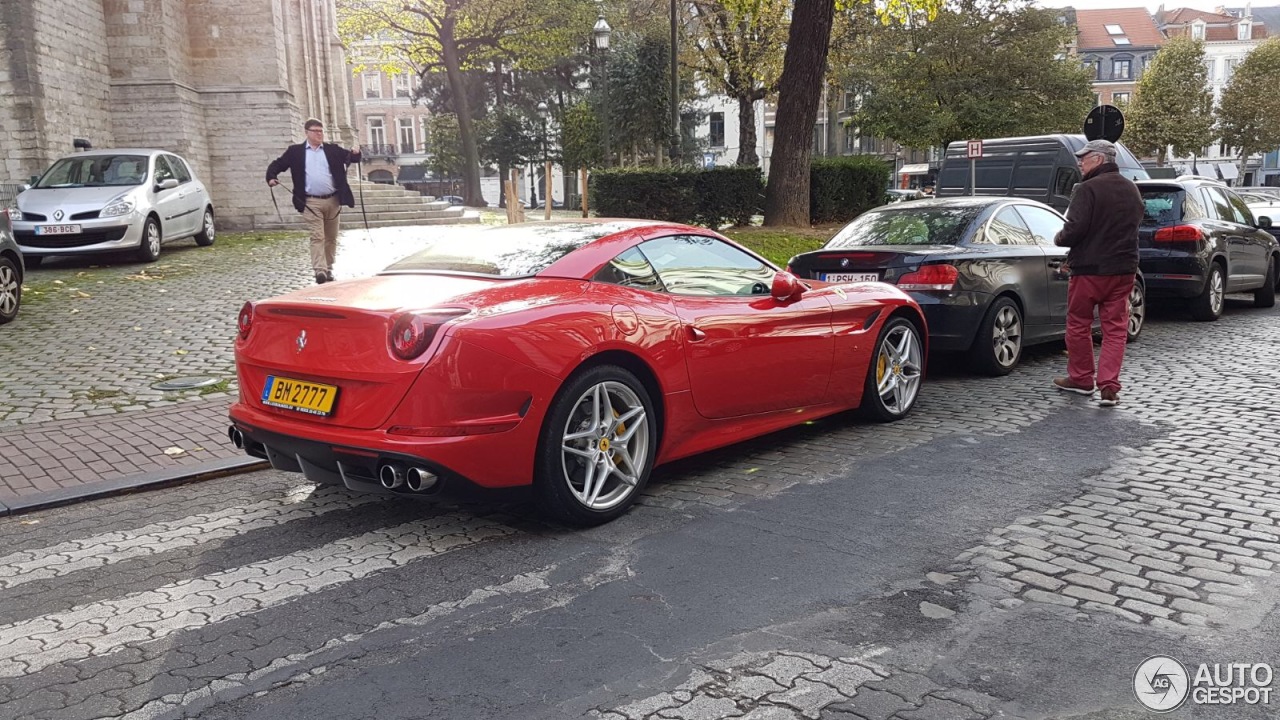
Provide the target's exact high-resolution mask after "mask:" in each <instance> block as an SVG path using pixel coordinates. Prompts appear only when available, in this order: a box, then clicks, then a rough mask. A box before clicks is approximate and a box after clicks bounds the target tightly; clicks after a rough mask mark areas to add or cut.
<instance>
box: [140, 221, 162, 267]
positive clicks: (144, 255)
mask: <svg viewBox="0 0 1280 720" xmlns="http://www.w3.org/2000/svg"><path fill="white" fill-rule="evenodd" d="M162 240H163V236H162V235H161V234H160V223H159V222H157V221H156V219H155V218H153V217H149V218H147V223H146V224H145V225H143V226H142V243H141V244H140V245H139V246H138V250H137V256H138V260H139V261H141V262H144V263H151V262H155V261H156V260H158V259H159V258H160V244H161V242H162Z"/></svg>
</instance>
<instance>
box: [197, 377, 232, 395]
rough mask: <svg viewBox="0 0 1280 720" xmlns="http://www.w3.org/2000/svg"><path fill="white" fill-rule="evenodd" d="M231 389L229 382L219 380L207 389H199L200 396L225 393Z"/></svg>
mask: <svg viewBox="0 0 1280 720" xmlns="http://www.w3.org/2000/svg"><path fill="white" fill-rule="evenodd" d="M230 387H231V381H230V380H219V381H218V382H216V383H214V384H212V385H209V386H207V387H202V388H200V394H201V395H212V394H214V393H220V392H226V391H227V390H228V389H229V388H230Z"/></svg>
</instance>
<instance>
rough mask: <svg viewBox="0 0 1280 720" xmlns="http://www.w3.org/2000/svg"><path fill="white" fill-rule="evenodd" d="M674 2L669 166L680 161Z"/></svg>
mask: <svg viewBox="0 0 1280 720" xmlns="http://www.w3.org/2000/svg"><path fill="white" fill-rule="evenodd" d="M677 49H678V46H677V44H676V0H671V164H673V165H674V164H675V163H677V162H679V161H680V80H679V75H677V73H676V67H677V63H676V51H677Z"/></svg>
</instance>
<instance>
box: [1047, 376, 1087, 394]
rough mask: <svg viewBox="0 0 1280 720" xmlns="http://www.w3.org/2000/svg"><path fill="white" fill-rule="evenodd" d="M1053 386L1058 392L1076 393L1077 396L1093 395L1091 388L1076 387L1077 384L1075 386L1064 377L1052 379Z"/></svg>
mask: <svg viewBox="0 0 1280 720" xmlns="http://www.w3.org/2000/svg"><path fill="white" fill-rule="evenodd" d="M1053 386H1054V387H1056V388H1058V389H1059V390H1065V391H1066V392H1071V393H1076V394H1077V395H1092V394H1093V388H1092V387H1086V386H1084V385H1077V384H1075V383H1073V382H1071V378H1066V377H1056V378H1054V379H1053Z"/></svg>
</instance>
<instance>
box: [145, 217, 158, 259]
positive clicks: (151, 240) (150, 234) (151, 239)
mask: <svg viewBox="0 0 1280 720" xmlns="http://www.w3.org/2000/svg"><path fill="white" fill-rule="evenodd" d="M147 249H148V250H149V251H150V252H151V257H156V256H157V255H159V254H160V226H159V225H157V224H156V223H155V222H149V223H147Z"/></svg>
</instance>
